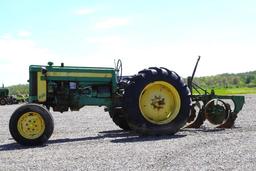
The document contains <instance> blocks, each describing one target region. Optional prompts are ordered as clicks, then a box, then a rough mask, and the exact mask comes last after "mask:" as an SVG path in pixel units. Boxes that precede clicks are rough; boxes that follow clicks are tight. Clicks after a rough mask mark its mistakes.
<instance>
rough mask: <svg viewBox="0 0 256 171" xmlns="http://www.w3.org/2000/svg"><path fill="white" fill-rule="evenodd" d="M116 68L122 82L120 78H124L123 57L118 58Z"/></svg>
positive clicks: (118, 78)
mask: <svg viewBox="0 0 256 171" xmlns="http://www.w3.org/2000/svg"><path fill="white" fill-rule="evenodd" d="M115 70H116V72H117V80H118V82H120V80H121V79H122V74H123V66H122V61H121V59H118V60H117V63H116V66H115Z"/></svg>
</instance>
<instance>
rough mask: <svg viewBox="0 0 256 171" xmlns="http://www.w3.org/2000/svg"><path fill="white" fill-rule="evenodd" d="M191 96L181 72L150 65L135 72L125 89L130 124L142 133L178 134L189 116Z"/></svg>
mask: <svg viewBox="0 0 256 171" xmlns="http://www.w3.org/2000/svg"><path fill="white" fill-rule="evenodd" d="M190 108H191V97H190V92H189V89H188V88H187V86H186V85H185V84H184V82H183V81H182V79H181V78H180V76H178V74H176V73H175V72H173V71H169V70H168V69H166V68H156V67H154V68H149V69H145V70H142V71H140V72H139V73H138V74H137V75H135V76H133V77H132V78H131V79H130V81H129V84H128V86H127V87H126V89H125V93H124V111H125V112H124V113H125V115H126V119H127V122H128V125H129V127H130V128H131V129H133V130H135V131H136V132H137V133H139V134H144V135H163V134H175V133H176V132H177V131H179V129H180V128H182V127H183V126H184V125H185V124H186V122H187V119H188V118H189V115H190Z"/></svg>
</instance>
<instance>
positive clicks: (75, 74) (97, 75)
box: [47, 72, 112, 78]
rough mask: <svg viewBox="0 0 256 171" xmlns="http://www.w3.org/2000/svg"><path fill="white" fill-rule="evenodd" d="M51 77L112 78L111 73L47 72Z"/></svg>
mask: <svg viewBox="0 0 256 171" xmlns="http://www.w3.org/2000/svg"><path fill="white" fill-rule="evenodd" d="M47 76H50V77H85V78H86V77H89V78H112V74H111V73H81V72H47Z"/></svg>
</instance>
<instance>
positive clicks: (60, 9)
mask: <svg viewBox="0 0 256 171" xmlns="http://www.w3.org/2000/svg"><path fill="white" fill-rule="evenodd" d="M255 9H256V1H253V0H214V1H213V0H180V1H176V0H157V1H153V0H129V1H128V0H126V1H125V0H93V1H84V0H73V1H64V0H63V1H50V0H42V1H39V0H38V1H35V0H1V1H0V21H1V22H0V73H1V77H0V82H2V83H4V84H5V85H13V84H22V83H26V80H27V79H28V67H29V65H30V64H46V63H47V62H48V61H53V62H54V63H55V64H58V65H59V64H60V63H61V62H64V63H65V64H66V65H75V66H108V67H112V66H113V65H114V59H118V58H121V59H122V61H123V67H124V69H123V70H124V74H129V75H130V74H135V73H137V72H138V71H139V70H141V69H143V68H147V67H150V66H164V67H167V68H169V69H171V70H174V71H176V72H177V73H179V74H180V75H181V76H183V77H186V76H188V75H190V74H191V72H192V69H193V66H194V63H195V61H196V59H197V56H198V55H201V56H202V59H201V62H200V64H199V68H198V72H197V75H198V76H205V75H214V74H220V73H238V72H246V71H251V70H256V62H255V57H256V50H255V49H256V48H255V45H256V34H255V32H256V31H255V30H256V10H255Z"/></svg>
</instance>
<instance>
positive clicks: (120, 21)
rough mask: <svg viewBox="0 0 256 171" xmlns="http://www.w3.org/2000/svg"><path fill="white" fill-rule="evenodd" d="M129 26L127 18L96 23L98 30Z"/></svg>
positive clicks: (109, 19)
mask: <svg viewBox="0 0 256 171" xmlns="http://www.w3.org/2000/svg"><path fill="white" fill-rule="evenodd" d="M128 24H129V19H127V18H108V19H106V20H103V21H100V22H98V23H96V26H95V28H96V29H110V28H113V27H120V26H126V25H128Z"/></svg>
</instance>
